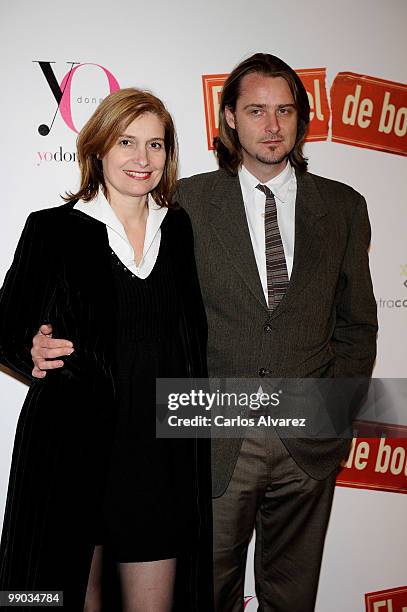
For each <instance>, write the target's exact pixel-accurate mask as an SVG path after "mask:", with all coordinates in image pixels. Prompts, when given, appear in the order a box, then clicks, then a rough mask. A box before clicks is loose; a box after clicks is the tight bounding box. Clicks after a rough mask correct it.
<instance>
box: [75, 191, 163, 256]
mask: <svg viewBox="0 0 407 612" xmlns="http://www.w3.org/2000/svg"><path fill="white" fill-rule="evenodd" d="M147 203H148V217H147V224H146V235H145V238H144V248H143V256H142V258H141V261H140V263H139V265H138V267H140V266H141V264H142V263H143V260H144V258H145V256H146V254H147V253H148V250H149V249H150V247H151V245H152V243H153V241H154V238H155V236H156V234H157V232H158V231H159V229H160V227H161V224H162V222H163V220H164V217H165V215H166V214H167V212H168V208H167V207H165V206H158V204H156V203H155V202H154V200H153V198H152V197H149V198H148V202H147ZM74 208H75V209H76V210H80V211H81V212H83V213H85V214H86V215H88V216H89V217H92V218H93V219H96V220H97V221H101V222H102V223H104V224H105V225H106V227H107V228H110V230H112V231H113V232H115V234H117V236H118V237H120V238H121V239H122V240H124V241H125V242H126V244H127V245H128V246H131V245H130V242H129V239H128V238H127V235H126V232H125V229H124V227H123V225H122V223H121V221H120V220H119V218H118V217H117V216H116V213H115V212H114V210H113V208H112V207H111V206H110V204H109V202H108V201H107V199H106V198H105V196H104V194H103V192H102V190H99V193H98V195H97V196H96V197H95V198H94V199H93V200H91V201H90V202H84V201H83V200H79V201H78V202H77V203H76V204H75V206H74ZM131 254H132V260H133V262H134V252H133V249H132V248H131Z"/></svg>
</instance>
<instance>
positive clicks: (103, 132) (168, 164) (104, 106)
mask: <svg viewBox="0 0 407 612" xmlns="http://www.w3.org/2000/svg"><path fill="white" fill-rule="evenodd" d="M144 113H153V114H154V115H156V116H157V117H158V118H159V119H160V121H161V122H162V124H163V126H164V133H165V135H164V143H165V151H166V160H165V167H164V172H163V175H162V177H161V180H160V182H159V184H158V185H157V187H155V188H154V189H153V191H152V192H151V195H152V196H153V198H154V200H155V202H156V203H157V204H158V205H159V206H167V207H170V206H171V199H172V196H173V193H174V191H175V185H176V182H177V174H178V146H177V136H176V133H175V128H174V123H173V120H172V117H171V115H170V114H169V112H168V111H167V109H166V108H165V106H164V104H163V102H161V100H160V99H159V98H156V96H153V94H152V93H150V92H149V91H142V90H140V89H135V88H133V87H129V88H127V89H120V90H119V91H115V92H113V93H112V94H110V95H109V96H107V97H106V98H105V99H104V100H103V102H101V104H100V105H99V106H98V108H97V109H96V111H95V112H94V113H93V115H92V116H91V118H90V119H89V120H88V121H87V123H86V124H85V125H84V127H83V128H82V130H81V131H80V133H79V136H78V139H77V150H78V162H79V168H80V171H81V182H80V187H79V190H78V191H77V192H76V193H67V195H66V197H65V198H64V199H65V200H66V201H67V202H71V201H73V200H78V199H80V200H84V201H85V202H89V201H90V200H92V199H93V198H94V197H96V195H97V193H98V191H99V188H102V189H103V192H104V194H105V195H107V193H106V184H105V180H104V177H103V168H102V161H101V158H103V157H104V156H105V155H106V153H107V152H108V151H109V150H110V149H111V148H112V147H113V145H114V144H115V143H116V142H117V139H118V138H119V136H120V135H121V134H123V132H124V131H125V129H126V128H127V126H128V125H130V123H132V121H134V120H135V119H137V117H140V116H141V115H143V114H144Z"/></svg>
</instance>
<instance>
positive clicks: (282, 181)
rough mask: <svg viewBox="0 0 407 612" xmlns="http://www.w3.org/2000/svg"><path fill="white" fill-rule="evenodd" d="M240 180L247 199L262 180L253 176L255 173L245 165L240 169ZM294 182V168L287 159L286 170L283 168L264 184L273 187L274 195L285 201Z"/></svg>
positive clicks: (244, 197) (244, 196)
mask: <svg viewBox="0 0 407 612" xmlns="http://www.w3.org/2000/svg"><path fill="white" fill-rule="evenodd" d="M239 180H240V185H241V187H242V192H243V199H244V200H246V199H247V196H248V195H249V194H250V193H251V192H252V191H253V190H254V189H256V187H257V185H258V184H259V182H260V181H259V179H257V178H256V177H255V176H253V174H252V173H251V172H249V170H248V169H247V168H246V167H245V166H243V165H242V166H241V167H240V169H239ZM293 182H295V172H294V168H293V167H292V165H291V164H290V162H289V161H287V164H286V166H285V168H284V170H282V171H281V172H280V174H278V175H277V176H275V177H274V178H272V179H270V180H269V181H267V183H263V184H264V185H267V187H269V189H271V191H272V192H273V194H274V196H275V197H276V198H277V199H278V200H280V201H281V202H285V201H286V200H287V197H288V191H289V189H290V187H291V186H292V184H293Z"/></svg>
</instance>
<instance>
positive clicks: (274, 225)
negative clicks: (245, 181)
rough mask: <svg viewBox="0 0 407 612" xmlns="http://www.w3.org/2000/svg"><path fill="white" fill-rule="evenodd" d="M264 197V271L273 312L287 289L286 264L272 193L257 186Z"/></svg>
mask: <svg viewBox="0 0 407 612" xmlns="http://www.w3.org/2000/svg"><path fill="white" fill-rule="evenodd" d="M256 187H257V189H260V191H262V192H263V193H264V194H265V196H266V207H265V214H264V229H265V234H266V271H267V294H268V306H269V309H270V310H271V311H273V310H274V309H275V308H276V307H277V306H278V304H279V303H280V302H281V300H282V298H283V297H284V294H285V292H286V291H287V287H288V283H289V280H288V272H287V263H286V261H285V255H284V248H283V243H282V240H281V236H280V230H279V229H278V222H277V207H276V201H275V199H274V195H273V192H272V191H271V189H269V188H268V187H267V186H266V185H261V184H259V185H257V186H256Z"/></svg>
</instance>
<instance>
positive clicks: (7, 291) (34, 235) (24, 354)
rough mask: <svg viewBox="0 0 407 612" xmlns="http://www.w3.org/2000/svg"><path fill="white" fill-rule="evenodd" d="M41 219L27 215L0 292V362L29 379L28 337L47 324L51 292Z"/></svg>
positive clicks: (51, 273)
mask: <svg viewBox="0 0 407 612" xmlns="http://www.w3.org/2000/svg"><path fill="white" fill-rule="evenodd" d="M42 219H43V218H42V217H41V215H40V214H39V213H31V215H30V216H29V217H28V219H27V221H26V224H25V227H24V229H23V232H22V234H21V237H20V240H19V242H18V245H17V249H16V252H15V254H14V259H13V263H12V265H11V268H10V269H9V271H8V272H7V274H6V277H5V280H4V284H3V287H2V289H1V290H0V361H1V363H2V364H4V365H6V366H7V367H9V368H11V369H12V370H14V371H16V372H18V373H19V374H22V375H23V376H26V377H28V378H31V371H32V368H33V362H32V358H31V353H30V351H31V347H32V338H33V336H34V335H35V334H36V333H37V330H38V328H39V326H40V325H41V324H42V323H45V322H47V321H48V312H49V308H50V305H51V303H52V301H53V295H54V293H55V287H56V282H55V274H54V269H55V268H54V266H55V257H56V255H55V254H53V255H48V254H47V252H48V251H50V249H49V245H48V241H47V235H46V232H45V231H44V227H43V222H42Z"/></svg>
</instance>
